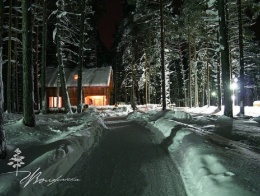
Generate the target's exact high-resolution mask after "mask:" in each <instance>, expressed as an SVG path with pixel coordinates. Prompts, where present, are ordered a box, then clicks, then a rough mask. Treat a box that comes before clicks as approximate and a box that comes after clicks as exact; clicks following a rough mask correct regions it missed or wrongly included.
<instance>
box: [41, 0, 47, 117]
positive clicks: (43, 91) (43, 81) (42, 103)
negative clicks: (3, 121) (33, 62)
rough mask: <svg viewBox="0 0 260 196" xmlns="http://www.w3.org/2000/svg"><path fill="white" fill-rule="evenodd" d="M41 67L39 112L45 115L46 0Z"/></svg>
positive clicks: (45, 2)
mask: <svg viewBox="0 0 260 196" xmlns="http://www.w3.org/2000/svg"><path fill="white" fill-rule="evenodd" d="M42 20H43V21H42V23H43V24H42V25H43V26H42V66H41V110H42V113H46V108H47V106H46V91H45V68H46V43H47V0H43V19H42Z"/></svg>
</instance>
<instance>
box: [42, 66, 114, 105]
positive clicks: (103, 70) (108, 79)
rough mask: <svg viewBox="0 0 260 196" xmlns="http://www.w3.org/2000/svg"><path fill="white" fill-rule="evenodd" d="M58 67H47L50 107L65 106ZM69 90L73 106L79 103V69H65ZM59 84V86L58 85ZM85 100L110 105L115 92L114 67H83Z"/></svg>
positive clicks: (48, 101) (85, 101)
mask: <svg viewBox="0 0 260 196" xmlns="http://www.w3.org/2000/svg"><path fill="white" fill-rule="evenodd" d="M57 76H58V68H53V67H46V98H47V105H48V107H49V108H61V107H64V105H63V103H64V100H63V99H62V92H61V87H60V84H58V82H59V81H58V80H57V78H58V77H57ZM65 77H66V82H67V90H68V95H69V98H70V103H71V106H76V105H77V85H78V81H77V80H78V69H77V68H75V69H69V68H66V69H65ZM57 85H59V88H58V87H57ZM82 89H83V92H82V94H83V102H84V103H85V104H87V105H90V106H91V105H92V106H103V105H110V103H112V102H111V98H112V93H113V77H112V67H111V66H108V67H100V68H91V69H87V68H83V70H82Z"/></svg>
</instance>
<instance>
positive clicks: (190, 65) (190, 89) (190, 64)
mask: <svg viewBox="0 0 260 196" xmlns="http://www.w3.org/2000/svg"><path fill="white" fill-rule="evenodd" d="M190 37H191V35H190V24H189V22H188V45H189V59H188V60H189V93H188V94H189V96H190V101H189V106H190V108H192V88H191V87H192V81H191V80H192V77H191V74H192V63H191V38H190Z"/></svg>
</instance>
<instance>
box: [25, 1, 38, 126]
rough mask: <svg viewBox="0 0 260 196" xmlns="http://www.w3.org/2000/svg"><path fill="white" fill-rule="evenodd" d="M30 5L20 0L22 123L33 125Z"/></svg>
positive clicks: (29, 2)
mask: <svg viewBox="0 0 260 196" xmlns="http://www.w3.org/2000/svg"><path fill="white" fill-rule="evenodd" d="M31 6H32V3H31V0H22V16H23V23H22V24H23V123H24V125H26V126H30V127H33V126H35V115H34V107H33V105H34V95H33V94H34V93H33V63H32V19H31V18H32V9H30V8H31Z"/></svg>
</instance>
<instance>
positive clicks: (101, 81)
mask: <svg viewBox="0 0 260 196" xmlns="http://www.w3.org/2000/svg"><path fill="white" fill-rule="evenodd" d="M64 71H65V78H66V84H67V87H77V85H78V82H77V79H74V76H75V75H78V69H77V68H74V69H70V68H65V69H64ZM45 76H46V77H45V78H46V87H57V78H58V77H57V76H58V68H54V67H46V73H45ZM111 77H112V67H111V66H108V67H100V68H90V69H87V68H83V69H82V86H83V87H92V86H93V87H97V86H104V87H105V86H109V84H110V80H111Z"/></svg>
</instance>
